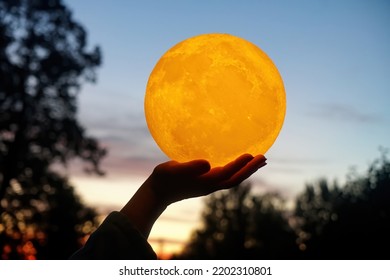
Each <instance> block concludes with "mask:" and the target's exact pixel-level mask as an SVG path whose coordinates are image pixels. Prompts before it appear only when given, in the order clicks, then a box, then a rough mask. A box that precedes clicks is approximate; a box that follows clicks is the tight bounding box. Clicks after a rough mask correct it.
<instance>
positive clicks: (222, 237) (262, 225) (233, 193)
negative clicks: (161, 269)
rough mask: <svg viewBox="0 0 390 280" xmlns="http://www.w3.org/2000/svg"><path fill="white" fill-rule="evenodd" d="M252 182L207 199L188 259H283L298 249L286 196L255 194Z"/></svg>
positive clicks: (184, 253) (184, 255)
mask: <svg viewBox="0 0 390 280" xmlns="http://www.w3.org/2000/svg"><path fill="white" fill-rule="evenodd" d="M250 189H251V188H250V186H249V185H242V186H239V187H237V188H233V189H231V190H229V191H227V192H219V193H216V194H213V195H211V196H210V197H209V199H208V200H207V201H206V206H205V210H204V212H203V216H202V222H203V226H202V228H201V229H198V230H196V231H195V232H194V234H193V237H192V239H191V241H190V242H189V244H188V245H187V246H186V248H185V250H184V251H183V252H182V254H181V255H180V256H177V258H184V259H280V258H291V257H292V256H293V255H294V254H296V253H297V252H298V249H297V246H296V243H295V239H296V236H295V233H294V231H293V230H292V228H291V227H290V226H289V223H288V219H287V217H285V216H284V214H285V204H284V201H283V199H281V197H280V196H279V195H277V194H265V195H256V196H254V195H252V194H251V193H250Z"/></svg>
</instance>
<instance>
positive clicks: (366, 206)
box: [174, 153, 390, 259]
mask: <svg viewBox="0 0 390 280" xmlns="http://www.w3.org/2000/svg"><path fill="white" fill-rule="evenodd" d="M202 222H203V225H202V227H201V228H199V229H198V230H196V231H195V232H194V233H193V236H192V239H191V240H190V241H189V243H188V245H187V246H186V247H185V249H184V251H183V252H182V253H181V254H180V255H176V256H175V257H174V258H178V259H389V258H390V253H389V252H390V239H389V236H390V162H389V160H388V159H387V158H386V156H385V153H383V155H382V157H381V158H380V159H378V160H376V161H375V162H374V163H373V164H372V165H371V166H370V167H369V169H368V171H367V173H366V174H364V175H357V174H349V175H348V180H347V182H346V183H345V185H343V186H339V185H338V184H337V183H333V184H330V183H329V182H328V181H327V180H325V179H321V180H318V182H316V183H315V184H309V185H307V186H306V188H305V190H304V191H303V192H302V193H301V194H300V195H299V196H298V197H297V198H296V200H295V205H294V209H287V208H286V203H285V201H284V200H283V199H282V198H281V196H280V195H279V194H277V193H267V194H263V195H255V194H253V193H251V188H250V185H242V186H239V187H238V188H234V189H231V190H229V191H226V192H220V193H216V194H213V195H211V196H210V197H209V198H207V199H206V201H205V206H204V210H203V215H202Z"/></svg>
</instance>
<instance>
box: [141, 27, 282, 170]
mask: <svg viewBox="0 0 390 280" xmlns="http://www.w3.org/2000/svg"><path fill="white" fill-rule="evenodd" d="M285 112H286V95H285V90H284V86H283V81H282V78H281V76H280V74H279V72H278V69H277V68H276V67H275V65H274V64H273V62H272V61H271V59H270V58H269V57H268V56H267V55H266V54H265V53H264V52H263V51H262V50H260V49H259V48H258V47H257V46H255V45H254V44H252V43H250V42H248V41H246V40H244V39H241V38H238V37H236V36H232V35H228V34H204V35H199V36H195V37H192V38H189V39H187V40H184V41H182V42H180V43H178V44H177V45H175V46H174V47H172V48H171V49H170V50H168V51H167V52H166V53H165V54H164V55H163V56H162V57H161V58H160V60H159V61H158V63H157V64H156V66H155V67H154V69H153V71H152V73H151V74H150V77H149V80H148V83H147V87H146V94H145V117H146V122H147V125H148V128H149V130H150V133H151V134H152V136H153V138H154V140H155V141H156V143H157V144H158V146H159V147H160V148H161V150H162V151H163V152H164V153H165V154H166V155H167V156H168V157H170V158H171V159H173V160H177V161H179V162H185V161H189V160H193V159H206V160H208V161H209V162H210V164H211V165H212V166H222V165H225V164H226V163H228V162H230V161H231V160H233V159H235V158H237V157H238V156H240V155H242V154H244V153H250V154H252V155H257V154H265V153H266V152H267V150H268V149H269V148H270V147H271V146H272V144H273V143H274V141H275V140H276V138H277V136H278V134H279V132H280V129H281V128H282V125H283V121H284V116H285Z"/></svg>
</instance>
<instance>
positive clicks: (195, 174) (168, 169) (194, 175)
mask: <svg viewBox="0 0 390 280" xmlns="http://www.w3.org/2000/svg"><path fill="white" fill-rule="evenodd" d="M265 161H266V158H265V157H264V156H262V155H259V156H256V157H253V156H251V155H249V154H244V155H242V156H240V157H239V158H237V159H236V160H234V161H232V162H230V163H228V164H227V165H225V166H223V167H215V168H213V169H210V164H209V163H208V161H206V160H193V161H189V162H186V163H178V162H176V161H168V162H165V163H162V164H160V165H158V166H157V167H156V168H155V169H154V171H153V173H152V174H151V176H150V177H149V179H148V180H149V181H150V182H148V183H150V188H151V189H152V191H153V192H154V193H155V194H156V195H157V196H158V197H159V199H160V200H161V202H162V203H165V204H166V205H169V204H171V203H173V202H176V201H179V200H183V199H186V198H192V197H198V196H204V195H208V194H210V193H212V192H215V191H217V190H221V189H228V188H230V187H234V186H237V185H238V184H240V183H241V182H242V181H244V180H245V179H247V178H248V177H249V176H251V175H252V174H253V173H254V172H256V171H257V170H258V169H259V168H260V167H262V166H264V165H266V162H265Z"/></svg>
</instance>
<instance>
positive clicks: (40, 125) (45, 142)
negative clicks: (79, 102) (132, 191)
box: [0, 0, 106, 257]
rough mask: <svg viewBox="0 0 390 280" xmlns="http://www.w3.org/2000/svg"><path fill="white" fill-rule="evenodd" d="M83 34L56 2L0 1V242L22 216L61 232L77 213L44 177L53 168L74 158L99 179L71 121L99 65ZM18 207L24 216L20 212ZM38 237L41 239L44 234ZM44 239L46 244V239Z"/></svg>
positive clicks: (58, 186)
mask: <svg viewBox="0 0 390 280" xmlns="http://www.w3.org/2000/svg"><path fill="white" fill-rule="evenodd" d="M86 35H87V34H86V32H85V30H84V28H83V27H82V26H81V25H80V24H79V23H78V22H76V21H75V20H74V19H73V17H72V13H71V12H70V11H69V9H68V8H67V7H66V6H65V5H64V4H63V3H62V1H60V0H34V1H28V0H0V112H1V114H0V202H1V203H0V210H1V211H0V212H3V213H2V214H1V220H0V221H1V224H0V234H2V235H4V234H8V236H9V235H10V234H11V230H10V226H9V223H10V222H11V221H14V222H16V221H18V222H19V220H20V219H19V218H20V217H21V215H26V216H25V217H24V218H23V219H27V220H28V222H26V225H27V224H29V223H30V221H34V220H35V221H39V222H37V223H38V224H41V225H42V226H43V224H45V223H51V225H54V224H55V220H56V219H55V218H54V217H60V216H61V218H60V220H61V221H63V222H64V224H62V225H58V224H57V228H58V229H59V228H61V230H63V231H65V223H66V222H67V221H66V219H67V218H69V216H72V215H76V214H75V213H73V214H71V213H70V212H71V211H76V210H75V208H77V209H78V210H77V211H79V210H80V209H79V208H80V207H81V205H80V204H79V202H77V201H76V199H77V197H76V196H75V195H74V194H73V191H72V190H71V187H70V186H69V185H68V183H67V182H66V180H65V179H64V178H62V177H60V176H58V175H56V174H55V173H54V172H53V171H50V167H51V166H52V165H53V164H62V165H66V164H67V163H68V162H69V160H70V159H72V158H80V159H82V160H83V161H84V162H85V163H86V167H85V168H86V170H87V171H90V172H93V173H97V174H102V171H101V170H100V168H99V163H100V161H101V159H102V158H103V156H104V155H105V153H106V151H105V149H103V148H101V147H100V145H99V144H98V142H97V141H96V140H95V139H94V138H92V137H88V136H87V135H86V133H85V131H84V129H83V128H82V126H81V125H80V124H79V123H78V121H77V119H76V109H77V106H76V98H77V94H78V92H79V90H80V87H81V85H82V83H83V82H94V81H95V78H96V74H95V69H96V68H97V67H98V66H99V65H100V63H101V54H100V50H99V48H98V47H95V48H93V49H92V50H88V48H87V40H86V37H87V36H86ZM45 182H46V183H45ZM42 184H43V185H42ZM15 186H17V187H16V189H17V190H18V191H15ZM45 186H49V187H45ZM53 190H54V191H53ZM51 192H54V193H53V195H51ZM49 194H50V195H49ZM45 196H46V198H43V197H45ZM49 197H50V202H48V201H49V200H48V199H49ZM59 199H61V200H62V201H61V202H60V201H59ZM72 200H73V201H72ZM11 201H12V202H11ZM64 203H67V204H64ZM72 203H73V204H72ZM43 205H46V206H45V207H44V206H43ZM59 205H62V206H61V207H59ZM65 205H68V206H69V207H71V208H70V209H66V207H65ZM77 205H79V206H77ZM31 207H33V208H35V209H36V211H35V210H34V211H33V210H31ZM72 207H75V208H73V209H72ZM21 208H25V210H26V211H24V210H23V211H21V212H20V211H19V210H20V209H21ZM28 209H30V210H28ZM42 209H44V210H42ZM17 211H19V212H18V213H19V214H16V212H17ZM56 211H57V212H56ZM61 211H62V212H61ZM88 211H89V210H88ZM88 211H87V212H88ZM49 212H50V214H48V213H49ZM42 213H45V214H44V215H43V214H42ZM65 213H66V215H65ZM17 215H19V216H17ZM30 215H32V216H31V217H30ZM42 215H43V216H45V218H43V217H42ZM77 215H79V214H77ZM10 217H14V218H12V219H11V218H10ZM48 217H52V218H48ZM77 217H78V218H80V216H77ZM15 218H16V219H15ZM39 219H42V222H40V220H39ZM82 221H83V219H79V220H77V219H73V221H72V222H70V223H69V224H68V225H67V226H68V227H72V228H73V227H74V225H75V223H76V224H78V223H80V222H82ZM53 223H54V224H53ZM5 224H7V227H5V226H4V225H5ZM53 227H54V226H53ZM53 227H52V228H53ZM40 228H41V229H42V227H40ZM44 230H45V232H46V233H47V230H48V228H45V229H44ZM57 232H59V231H57ZM12 234H14V233H12ZM16 235H17V234H16ZM48 238H49V239H48V241H47V242H49V243H50V242H51V241H50V238H54V236H51V237H49V236H48ZM67 238H74V236H73V235H72V236H70V237H69V236H68V237H67ZM15 240H18V238H16V239H15ZM2 242H4V239H3V240H2ZM61 242H64V240H62V241H61ZM4 244H5V243H3V244H0V245H3V246H0V250H1V247H4V246H5V245H4ZM59 244H62V243H57V246H58V245H59ZM30 245H31V244H30ZM11 247H12V246H11ZM73 247H74V246H73ZM73 247H72V248H73ZM4 248H6V250H5V251H9V247H4ZM4 248H3V251H4ZM65 249H66V248H65ZM10 254H11V253H10ZM10 254H9V255H10ZM11 255H12V254H11ZM53 256H54V257H56V255H53Z"/></svg>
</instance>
